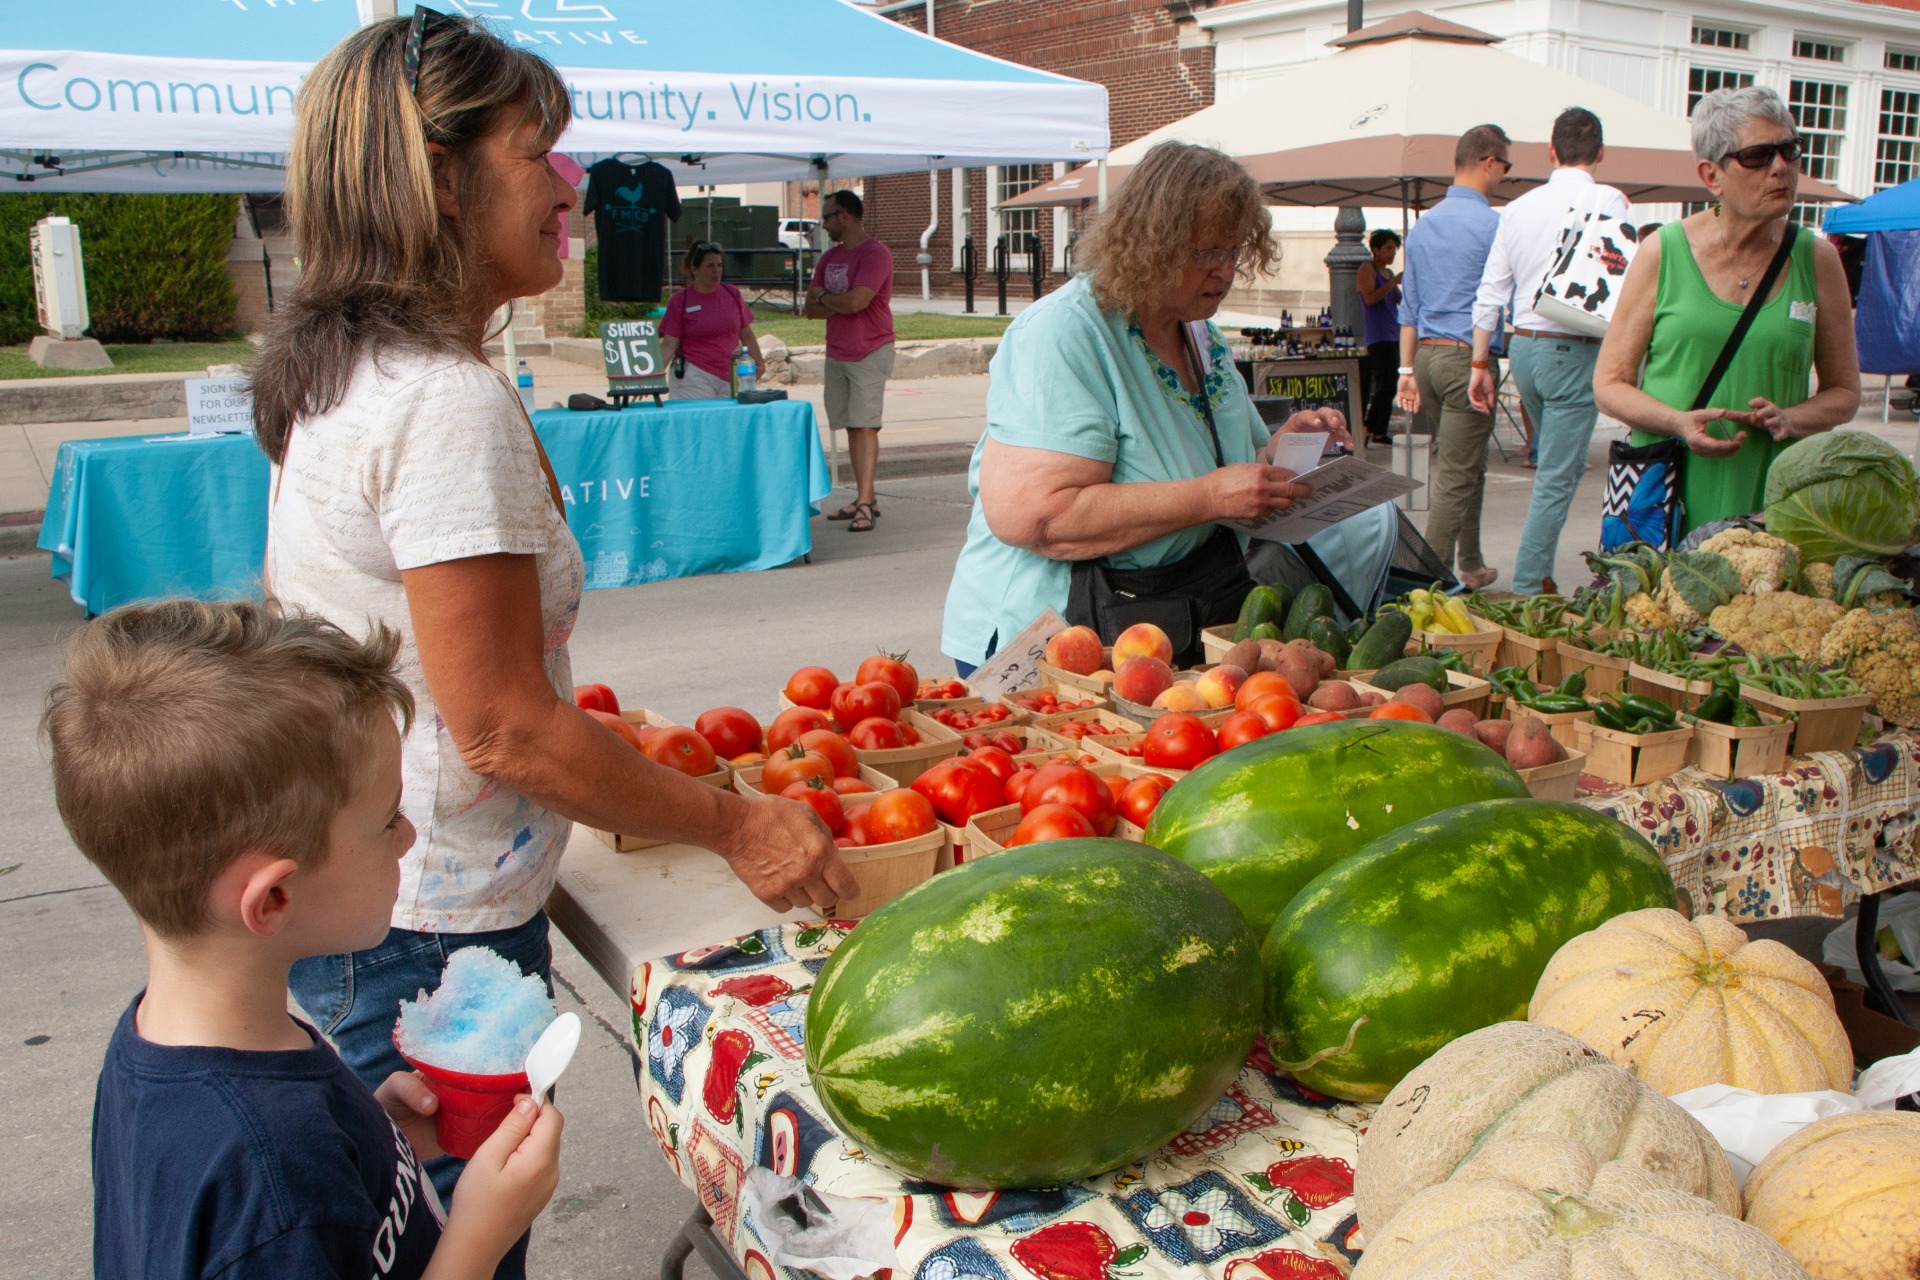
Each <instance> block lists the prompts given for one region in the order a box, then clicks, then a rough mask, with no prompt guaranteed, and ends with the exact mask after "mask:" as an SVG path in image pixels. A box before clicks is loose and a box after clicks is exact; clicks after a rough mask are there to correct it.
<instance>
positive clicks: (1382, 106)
mask: <svg viewBox="0 0 1920 1280" xmlns="http://www.w3.org/2000/svg"><path fill="white" fill-rule="evenodd" d="M1498 41H1499V37H1498V36H1492V35H1488V34H1487V33H1486V32H1484V31H1475V30H1474V29H1473V28H1471V27H1463V26H1461V25H1459V24H1458V23H1453V22H1447V21H1445V20H1444V19H1440V18H1435V17H1433V16H1431V15H1429V14H1424V13H1408V14H1403V15H1401V16H1400V17H1397V18H1393V19H1390V20H1388V21H1386V22H1382V23H1380V24H1378V25H1376V26H1372V27H1367V28H1365V29H1364V30H1361V31H1356V32H1353V33H1352V34H1350V35H1345V36H1342V37H1340V38H1339V39H1337V40H1333V41H1330V42H1329V43H1330V44H1332V45H1334V46H1336V49H1337V51H1336V52H1335V53H1333V54H1331V55H1329V56H1327V57H1324V58H1320V59H1317V60H1315V61H1313V62H1308V63H1304V64H1301V65H1298V66H1291V67H1287V68H1285V69H1284V70H1282V71H1280V72H1278V73H1276V74H1274V75H1273V76H1271V77H1268V78H1266V79H1264V80H1262V81H1261V82H1259V83H1258V84H1257V85H1255V86H1252V87H1249V88H1248V89H1247V91H1246V92H1244V93H1241V94H1239V95H1238V96H1236V97H1234V98H1232V99H1230V100H1228V101H1226V102H1220V103H1216V104H1214V105H1213V106H1211V107H1207V108H1205V109H1204V110H1201V111H1196V112H1194V113H1193V114H1192V115H1190V116H1187V117H1186V118H1184V119H1181V120H1176V121H1174V122H1173V123H1172V124H1169V125H1166V126H1163V127H1162V128H1159V129H1156V130H1154V131H1153V132H1152V133H1149V134H1147V135H1146V136H1145V137H1142V138H1137V139H1135V140H1134V141H1132V142H1130V143H1128V144H1127V145H1126V146H1124V147H1119V148H1117V149H1116V150H1115V151H1114V152H1113V154H1112V156H1111V157H1109V161H1108V163H1109V165H1110V166H1111V167H1110V170H1109V176H1108V181H1109V183H1110V184H1112V185H1114V186H1118V184H1119V182H1120V180H1121V178H1122V177H1123V176H1124V173H1125V170H1126V169H1127V167H1129V166H1131V165H1133V164H1136V163H1138V162H1139V160H1140V159H1141V157H1143V156H1144V155H1146V153H1147V151H1148V149H1149V148H1151V147H1152V146H1153V145H1154V144H1155V143H1159V142H1166V141H1169V140H1173V141H1180V142H1195V143H1204V144H1205V145H1207V146H1212V147H1218V148H1219V149H1220V150H1222V151H1225V152H1226V153H1227V154H1228V155H1231V156H1234V157H1235V158H1237V159H1238V160H1239V161H1240V163H1241V164H1242V166H1244V167H1245V168H1246V170H1247V172H1248V173H1250V174H1252V175H1253V176H1254V178H1255V180H1256V181H1258V182H1259V183H1260V185H1261V189H1262V190H1263V191H1264V192H1265V193H1266V197H1267V200H1268V201H1269V203H1272V204H1279V205H1306V206H1316V207H1324V206H1329V205H1353V204H1359V205H1407V206H1411V207H1413V208H1416V209H1420V208H1425V207H1427V206H1428V205H1431V204H1432V203H1433V202H1434V201H1436V200H1438V199H1439V198H1440V197H1441V196H1443V195H1445V194H1446V190H1447V187H1448V185H1449V184H1451V183H1452V181H1453V147H1454V143H1455V141H1456V140H1457V139H1458V138H1459V136H1460V135H1461V134H1463V133H1465V132H1466V131H1467V130H1468V129H1470V128H1472V127H1473V126H1475V125H1478V124H1497V125H1499V126H1500V127H1501V128H1503V129H1505V130H1506V131H1507V134H1508V136H1509V137H1511V138H1512V139H1513V140H1514V145H1513V152H1512V159H1513V171H1512V173H1510V174H1509V175H1508V176H1507V180H1506V181H1505V182H1502V183H1501V184H1500V185H1499V186H1498V187H1497V188H1495V190H1494V192H1493V196H1492V198H1493V200H1494V202H1495V203H1496V204H1497V203H1502V202H1504V201H1507V200H1510V199H1512V198H1513V197H1515V196H1518V195H1520V194H1522V193H1524V192H1526V191H1528V190H1530V189H1531V188H1533V187H1535V186H1537V185H1539V184H1540V183H1542V182H1544V181H1546V179H1547V175H1548V173H1549V172H1550V171H1551V168H1552V166H1551V164H1550V163H1549V162H1548V159H1547V139H1548V135H1549V133H1550V132H1551V130H1552V128H1553V120H1554V117H1555V116H1557V115H1559V114H1560V112H1561V111H1562V110H1564V109H1565V108H1567V107H1574V106H1579V107H1585V108H1587V109H1588V110H1589V111H1592V112H1594V113H1595V114H1596V115H1598V116H1599V117H1600V121H1601V124H1602V126H1603V128H1604V129H1605V131H1606V140H1607V156H1606V159H1605V160H1604V161H1603V162H1602V163H1601V165H1600V167H1599V169H1598V170H1597V173H1596V176H1597V177H1598V178H1599V179H1600V181H1602V182H1605V183H1608V184H1610V185H1612V186H1615V187H1618V188H1620V190H1621V191H1622V192H1624V193H1625V194H1626V197H1627V199H1628V200H1630V201H1635V202H1638V203H1664V202H1677V201H1686V200H1704V199H1706V198H1707V192H1706V189H1705V188H1704V187H1702V186H1701V185H1700V182H1699V179H1698V177H1697V176H1696V173H1695V170H1694V158H1693V144H1692V140H1691V135H1690V133H1689V129H1688V125H1687V122H1686V121H1685V120H1684V119H1682V118H1680V117H1679V116H1673V115H1668V114H1667V113H1665V112H1662V111H1656V110H1654V109H1653V108H1652V107H1649V106H1647V105H1645V104H1644V103H1641V102H1638V101H1636V100H1634V99H1632V98H1629V97H1627V96H1626V95H1625V94H1622V93H1616V92H1614V91H1613V90H1611V89H1607V88H1604V87H1603V86H1601V85H1597V84H1594V83H1592V82H1591V81H1587V80H1582V79H1580V78H1578V77H1577V76H1570V75H1567V74H1566V73H1564V72H1560V71H1555V70H1553V69H1552V68H1550V67H1543V66H1541V65H1540V64H1538V63H1535V62H1528V61H1527V60H1526V59H1524V58H1517V57H1515V56H1513V55H1512V54H1509V53H1502V52H1500V51H1499V50H1497V49H1494V48H1492V47H1491V46H1492V45H1493V44H1495V43H1497V42H1498ZM1096 181H1097V178H1096V175H1095V172H1094V170H1093V169H1092V168H1091V167H1090V166H1089V167H1082V168H1080V169H1077V170H1075V171H1074V172H1072V173H1069V174H1067V175H1065V176H1064V177H1060V178H1055V179H1053V180H1052V181H1051V182H1047V183H1044V184H1042V185H1040V186H1038V187H1035V188H1033V189H1032V190H1030V191H1027V192H1024V193H1022V194H1021V195H1019V196H1016V197H1014V198H1013V199H1011V200H1008V201H1006V202H1005V203H1003V204H1002V205H1001V206H1000V207H1001V208H1003V209H1008V208H1031V207H1033V206H1037V205H1061V204H1074V203H1077V202H1079V201H1082V200H1087V199H1091V198H1093V197H1094V196H1096V195H1097V194H1098V193H1097V191H1096V190H1095V183H1096ZM1800 198H1801V199H1803V200H1847V199H1851V197H1850V196H1847V195H1845V194H1843V193H1842V192H1840V191H1838V190H1836V189H1835V188H1833V187H1831V186H1828V185H1827V184H1826V183H1823V182H1816V181H1815V180H1813V179H1811V178H1804V177H1803V178H1802V179H1801V180H1800Z"/></svg>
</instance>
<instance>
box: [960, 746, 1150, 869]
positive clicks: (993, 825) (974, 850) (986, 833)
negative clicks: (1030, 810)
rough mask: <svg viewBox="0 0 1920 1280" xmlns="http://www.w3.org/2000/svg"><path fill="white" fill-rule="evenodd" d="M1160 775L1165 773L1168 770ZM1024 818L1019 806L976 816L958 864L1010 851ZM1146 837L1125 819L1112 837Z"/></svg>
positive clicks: (1136, 839) (1115, 826)
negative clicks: (1008, 841) (1008, 843)
mask: <svg viewBox="0 0 1920 1280" xmlns="http://www.w3.org/2000/svg"><path fill="white" fill-rule="evenodd" d="M1105 767H1107V768H1112V767H1113V766H1111V765H1109V766H1105ZM1093 768H1094V772H1096V773H1098V772H1099V770H1100V768H1101V766H1093ZM1156 772H1164V770H1159V771H1156ZM1020 817H1021V814H1020V806H1019V805H1017V804H1008V805H1002V806H1000V807H999V808H998V809H988V810H987V811H986V812H985V813H976V814H974V815H973V818H972V820H971V821H969V822H968V823H967V829H966V833H965V838H964V840H963V842H962V844H960V845H956V846H955V848H954V860H955V862H956V863H964V862H974V861H977V860H978V859H981V858H984V857H987V856H988V855H990V854H995V853H999V852H1000V851H1001V850H1002V849H1004V848H1006V845H1005V844H1004V843H1002V842H1003V841H1005V840H1006V838H1007V837H1008V836H1010V835H1012V834H1013V829H1014V828H1015V827H1017V826H1019V825H1020ZM1145 836H1146V831H1145V830H1144V829H1143V828H1140V827H1136V826H1134V825H1133V824H1132V823H1131V822H1128V821H1127V820H1126V819H1125V818H1120V819H1117V820H1116V821H1115V822H1114V824H1113V836H1112V838H1113V839H1115V840H1131V841H1133V842H1134V843H1135V844H1139V843H1140V842H1141V841H1142V840H1143V839H1144V838H1145Z"/></svg>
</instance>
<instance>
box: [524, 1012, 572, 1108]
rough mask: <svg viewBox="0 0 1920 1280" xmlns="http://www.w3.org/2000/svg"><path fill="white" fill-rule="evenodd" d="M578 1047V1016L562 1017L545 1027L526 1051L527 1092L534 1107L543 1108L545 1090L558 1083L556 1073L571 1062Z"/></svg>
mask: <svg viewBox="0 0 1920 1280" xmlns="http://www.w3.org/2000/svg"><path fill="white" fill-rule="evenodd" d="M579 1047H580V1015H579V1014H577V1013H572V1012H568V1013H563V1014H561V1015H560V1016H559V1017H557V1018H555V1019H554V1020H553V1021H552V1022H550V1023H548V1024H547V1029H546V1030H545V1031H542V1032H541V1033H540V1038H539V1039H538V1040H536V1041H534V1042H533V1048H531V1049H529V1050H527V1088H528V1090H529V1092H531V1093H532V1094H533V1100H534V1101H535V1102H536V1103H540V1104H542V1105H544V1104H545V1103H546V1100H547V1090H549V1089H551V1088H553V1086H554V1085H555V1084H556V1083H558V1081H559V1079H560V1073H561V1072H563V1071H565V1070H566V1069H567V1064H568V1063H569V1062H572V1061H573V1051H574V1050H575V1049H578V1048H579Z"/></svg>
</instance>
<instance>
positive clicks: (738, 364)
mask: <svg viewBox="0 0 1920 1280" xmlns="http://www.w3.org/2000/svg"><path fill="white" fill-rule="evenodd" d="M733 381H734V394H735V395H736V396H739V395H745V394H747V393H748V392H750V391H752V390H753V389H754V369H753V356H752V355H751V354H749V353H748V351H747V349H746V348H745V347H741V348H740V349H739V350H738V351H736V352H734V353H733Z"/></svg>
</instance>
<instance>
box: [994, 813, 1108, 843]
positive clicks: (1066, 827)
mask: <svg viewBox="0 0 1920 1280" xmlns="http://www.w3.org/2000/svg"><path fill="white" fill-rule="evenodd" d="M1092 834H1093V824H1092V823H1091V822H1088V821H1087V817H1086V815H1085V814H1083V813H1081V812H1080V811H1079V810H1078V809H1075V808H1074V807H1073V806H1071V805H1064V804H1041V805H1035V806H1034V807H1033V808H1031V809H1029V810H1028V811H1027V812H1026V814H1025V815H1024V816H1022V817H1021V819H1020V825H1019V826H1017V827H1015V828H1014V829H1013V834H1012V835H1010V836H1008V837H1007V840H1006V844H1005V845H1004V846H1003V847H1004V848H1008V849H1012V848H1014V847H1016V846H1018V845H1023V844H1039V843H1040V842H1041V841H1043V840H1073V839H1077V838H1080V837H1084V836H1090V835H1092Z"/></svg>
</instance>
